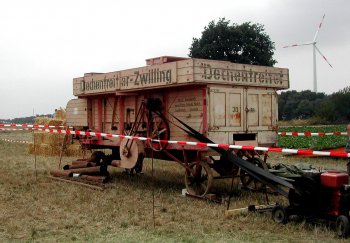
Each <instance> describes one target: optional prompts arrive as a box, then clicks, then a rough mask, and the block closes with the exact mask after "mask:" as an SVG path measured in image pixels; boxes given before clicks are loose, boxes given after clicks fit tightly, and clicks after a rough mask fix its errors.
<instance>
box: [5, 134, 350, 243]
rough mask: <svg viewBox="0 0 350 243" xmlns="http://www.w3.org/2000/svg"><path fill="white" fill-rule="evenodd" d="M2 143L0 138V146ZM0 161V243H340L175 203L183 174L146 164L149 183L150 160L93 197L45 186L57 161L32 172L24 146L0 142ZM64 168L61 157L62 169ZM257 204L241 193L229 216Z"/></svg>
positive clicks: (308, 230)
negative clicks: (138, 171) (140, 169)
mask: <svg viewBox="0 0 350 243" xmlns="http://www.w3.org/2000/svg"><path fill="white" fill-rule="evenodd" d="M6 136H7V134H4V133H1V134H0V138H5V137H6ZM12 136H14V135H12ZM17 136H19V138H20V137H21V134H20V133H17ZM6 138H7V137H6ZM19 138H18V139H19ZM0 154H1V157H0V195H1V200H0V221H1V224H0V241H2V242H4V241H21V242H22V241H40V242H42V241H44V242H51V241H59V242H73V241H77V242H320V241H323V242H346V241H344V240H340V239H338V238H337V237H336V234H335V232H334V231H332V230H331V229H329V228H328V227H326V226H324V225H311V224H308V223H305V222H303V221H301V222H300V221H297V220H293V221H291V222H290V223H288V224H286V225H277V224H275V223H274V222H273V221H272V220H271V216H270V214H269V213H266V214H246V215H240V216H235V217H233V218H225V217H224V211H225V209H226V206H225V205H219V204H215V203H210V202H205V201H200V200H195V199H191V198H188V197H182V196H181V189H182V188H184V185H183V176H184V175H183V174H184V171H183V169H182V168H181V167H180V166H178V165H177V164H175V163H172V162H165V161H159V160H155V161H154V167H155V180H154V181H153V180H152V176H151V160H150V159H146V161H145V168H144V174H142V175H140V176H134V177H129V176H127V175H125V174H122V173H121V170H120V169H113V170H110V172H111V174H112V175H113V180H112V182H111V183H110V186H109V187H108V188H107V189H106V190H104V191H94V190H91V189H88V188H84V187H79V186H76V185H72V184H68V183H63V182H56V181H53V180H49V179H48V178H47V177H46V176H47V175H48V171H49V170H50V169H53V168H57V166H58V160H59V159H58V158H57V157H42V156H37V158H36V159H37V161H36V168H35V163H34V156H32V155H30V156H29V155H28V154H27V147H26V145H24V144H15V143H5V142H2V141H0ZM72 160H74V158H72V157H63V162H62V163H63V164H66V163H69V162H70V161H72ZM269 161H270V162H272V163H278V162H283V163H311V164H313V165H315V166H316V167H331V168H340V169H345V163H346V161H345V160H340V159H339V160H337V159H330V158H328V159H316V160H315V159H293V158H289V157H283V156H282V154H271V158H270V160H269ZM152 188H153V189H154V193H155V205H156V207H155V220H154V221H153V217H152V192H153V191H152ZM271 200H273V201H279V200H283V199H282V198H280V197H271ZM261 203H264V195H262V194H259V193H251V192H246V191H242V192H241V193H240V194H239V195H237V196H236V197H235V198H233V199H232V203H231V208H236V207H246V206H247V205H249V204H261ZM154 225H155V226H154Z"/></svg>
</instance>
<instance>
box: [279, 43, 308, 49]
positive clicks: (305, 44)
mask: <svg viewBox="0 0 350 243" xmlns="http://www.w3.org/2000/svg"><path fill="white" fill-rule="evenodd" d="M312 44H314V43H313V42H308V43H303V44H294V45H289V46H284V47H283V48H288V47H296V46H307V45H312Z"/></svg>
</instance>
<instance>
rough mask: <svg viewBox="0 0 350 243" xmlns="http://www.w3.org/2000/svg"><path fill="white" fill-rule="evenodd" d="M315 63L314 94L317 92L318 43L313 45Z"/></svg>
mask: <svg viewBox="0 0 350 243" xmlns="http://www.w3.org/2000/svg"><path fill="white" fill-rule="evenodd" d="M313 54H314V56H313V59H314V60H313V61H314V92H317V73H316V43H315V42H314V43H313Z"/></svg>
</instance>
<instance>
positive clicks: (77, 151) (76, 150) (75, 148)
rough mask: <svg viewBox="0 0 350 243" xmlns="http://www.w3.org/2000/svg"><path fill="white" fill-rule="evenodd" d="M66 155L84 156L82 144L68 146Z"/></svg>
mask: <svg viewBox="0 0 350 243" xmlns="http://www.w3.org/2000/svg"><path fill="white" fill-rule="evenodd" d="M64 155H66V156H83V150H82V149H81V146H80V144H70V145H69V146H67V148H66V150H65V152H64Z"/></svg>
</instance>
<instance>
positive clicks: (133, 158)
mask: <svg viewBox="0 0 350 243" xmlns="http://www.w3.org/2000/svg"><path fill="white" fill-rule="evenodd" d="M119 154H120V167H121V168H124V169H131V171H132V172H133V171H135V172H136V173H140V172H141V171H142V165H143V159H144V157H145V149H144V146H143V143H142V142H141V141H139V140H128V139H123V140H122V141H121V143H120V147H119Z"/></svg>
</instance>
